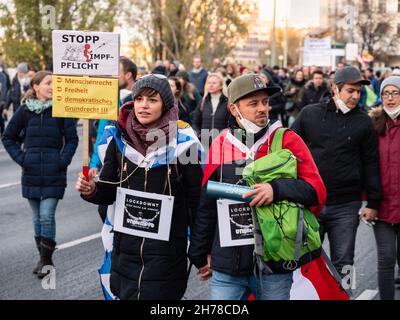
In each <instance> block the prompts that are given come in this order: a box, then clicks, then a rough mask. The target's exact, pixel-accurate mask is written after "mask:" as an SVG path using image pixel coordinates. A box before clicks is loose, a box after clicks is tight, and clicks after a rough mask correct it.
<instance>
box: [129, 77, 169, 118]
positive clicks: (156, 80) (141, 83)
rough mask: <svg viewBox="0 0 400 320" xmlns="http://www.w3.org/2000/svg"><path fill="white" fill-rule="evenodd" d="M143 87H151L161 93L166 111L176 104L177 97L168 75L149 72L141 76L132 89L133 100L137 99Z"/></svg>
mask: <svg viewBox="0 0 400 320" xmlns="http://www.w3.org/2000/svg"><path fill="white" fill-rule="evenodd" d="M143 88H151V89H153V90H155V91H157V92H158V93H159V94H160V96H161V99H162V101H163V103H164V111H168V110H169V109H171V108H172V107H173V106H174V105H175V98H174V95H173V94H172V91H171V87H170V85H169V82H168V79H167V77H165V76H163V75H159V74H149V75H146V76H144V77H142V78H140V79H139V80H138V81H136V82H135V84H134V86H133V89H132V97H133V100H135V98H136V96H137V94H138V93H139V92H140V90H141V89H143Z"/></svg>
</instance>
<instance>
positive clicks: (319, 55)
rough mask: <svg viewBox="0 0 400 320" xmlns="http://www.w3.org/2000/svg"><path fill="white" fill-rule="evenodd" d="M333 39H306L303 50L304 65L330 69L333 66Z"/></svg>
mask: <svg viewBox="0 0 400 320" xmlns="http://www.w3.org/2000/svg"><path fill="white" fill-rule="evenodd" d="M331 50H332V49H331V37H326V38H322V39H319V38H305V39H304V49H303V65H304V66H306V67H309V66H318V67H329V66H330V65H331V54H332V51H331Z"/></svg>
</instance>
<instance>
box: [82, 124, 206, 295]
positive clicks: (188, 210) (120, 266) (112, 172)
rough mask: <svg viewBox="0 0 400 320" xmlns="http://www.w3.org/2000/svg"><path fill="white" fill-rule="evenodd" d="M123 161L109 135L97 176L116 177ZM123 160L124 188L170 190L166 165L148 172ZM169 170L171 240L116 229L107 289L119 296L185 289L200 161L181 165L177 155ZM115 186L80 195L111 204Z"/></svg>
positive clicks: (98, 186) (179, 292) (173, 292)
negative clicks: (190, 227) (171, 204)
mask: <svg viewBox="0 0 400 320" xmlns="http://www.w3.org/2000/svg"><path fill="white" fill-rule="evenodd" d="M124 127H125V124H123V125H122V126H121V124H120V123H118V124H117V128H118V129H119V131H120V132H121V134H122V137H123V138H124V139H125V140H126V141H127V143H128V144H129V145H130V146H132V145H131V143H130V142H129V141H130V139H129V136H128V135H127V134H126V132H125V130H124V129H123V128H124ZM132 148H133V146H132ZM121 159H122V154H121V152H120V150H119V148H118V147H117V146H116V142H115V140H114V139H113V140H111V142H110V144H109V146H108V147H107V151H106V155H105V160H104V165H103V168H102V171H101V173H100V180H102V181H120V176H119V172H120V166H121V164H120V162H121V161H122V160H121ZM124 163H126V164H127V166H126V170H123V173H122V174H123V178H126V177H127V175H129V174H131V176H130V177H129V178H128V180H127V181H125V182H123V183H122V187H123V188H128V189H131V190H138V191H146V192H149V193H157V194H165V195H168V194H169V187H168V183H167V181H168V180H167V172H168V167H167V166H166V165H162V166H159V167H156V168H150V169H148V171H146V169H145V168H138V169H137V165H135V164H134V163H132V162H131V161H130V160H129V159H128V158H126V157H124ZM169 168H170V182H171V189H172V190H171V194H172V196H174V206H173V213H172V223H171V231H170V238H169V241H160V240H155V239H149V238H142V237H138V236H133V235H128V234H124V233H120V232H116V231H114V239H113V251H112V259H111V276H110V287H111V291H112V293H113V294H114V295H115V296H116V297H118V298H119V299H121V300H139V299H140V300H149V299H151V300H154V299H156V300H157V299H160V300H170V299H171V300H178V299H181V298H182V297H183V294H184V293H185V291H186V286H187V254H186V250H187V236H188V235H187V230H188V226H189V222H190V217H191V216H192V215H195V212H196V210H197V206H198V202H199V197H200V190H201V179H202V170H201V166H200V164H199V163H198V162H196V163H195V164H185V165H183V164H181V161H180V160H179V159H178V163H177V165H174V164H171V165H170V166H169ZM135 169H137V170H136V171H135V172H134V173H133V171H134V170H135ZM146 177H147V178H146ZM118 186H119V185H118ZM145 188H146V189H145ZM116 189H117V185H110V184H106V183H102V182H98V183H96V193H95V194H94V195H93V196H91V197H83V198H84V199H85V200H86V201H89V202H92V203H94V204H98V205H111V204H112V203H113V202H114V201H115V199H116Z"/></svg>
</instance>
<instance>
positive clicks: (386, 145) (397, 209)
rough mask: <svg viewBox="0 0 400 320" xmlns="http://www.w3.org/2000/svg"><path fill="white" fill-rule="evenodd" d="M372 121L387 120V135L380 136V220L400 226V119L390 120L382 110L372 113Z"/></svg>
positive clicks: (378, 109)
mask: <svg viewBox="0 0 400 320" xmlns="http://www.w3.org/2000/svg"><path fill="white" fill-rule="evenodd" d="M371 116H372V119H373V121H374V122H375V123H376V121H377V120H378V118H380V117H384V118H385V119H386V130H385V133H384V134H382V135H379V136H378V146H379V162H380V174H381V181H382V193H383V199H382V202H381V205H380V208H379V214H378V218H379V219H380V220H382V221H385V222H387V223H392V224H400V117H397V119H396V120H395V121H393V120H392V119H391V118H389V117H388V116H387V115H386V113H385V112H384V111H383V109H382V108H377V109H375V110H373V111H372V114H371Z"/></svg>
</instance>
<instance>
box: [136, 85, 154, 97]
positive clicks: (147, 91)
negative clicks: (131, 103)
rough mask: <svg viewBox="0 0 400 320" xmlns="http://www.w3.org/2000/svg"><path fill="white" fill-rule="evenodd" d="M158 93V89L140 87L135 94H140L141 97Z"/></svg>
mask: <svg viewBox="0 0 400 320" xmlns="http://www.w3.org/2000/svg"><path fill="white" fill-rule="evenodd" d="M157 93H159V92H158V91H156V90H154V89H152V88H146V87H144V88H142V89H140V90H139V92H138V93H137V94H136V97H137V96H142V97H154V96H156V95H157Z"/></svg>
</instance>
